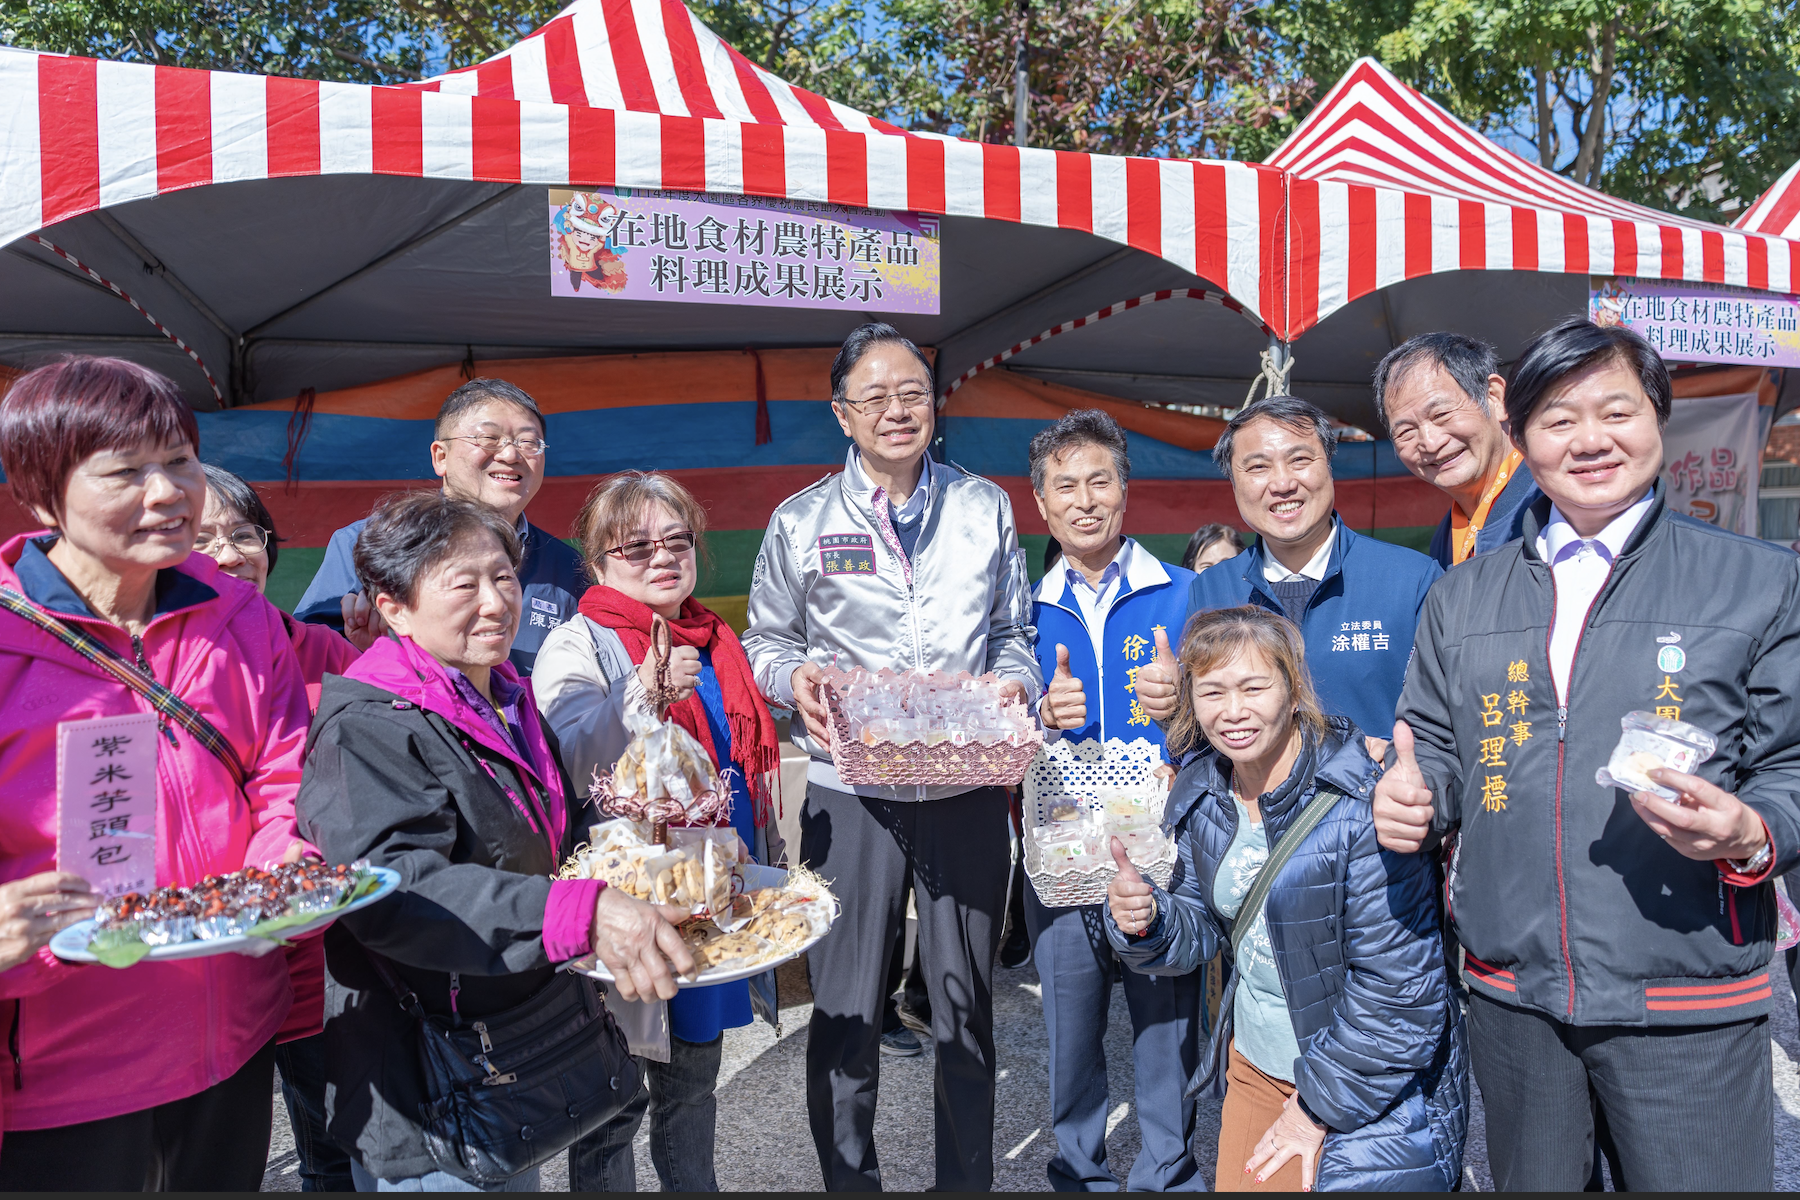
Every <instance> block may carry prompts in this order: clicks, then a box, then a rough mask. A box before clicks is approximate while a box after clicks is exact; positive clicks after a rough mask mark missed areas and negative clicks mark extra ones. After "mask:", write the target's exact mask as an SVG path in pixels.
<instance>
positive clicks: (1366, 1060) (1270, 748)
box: [1107, 606, 1468, 1191]
mask: <svg viewBox="0 0 1800 1200" xmlns="http://www.w3.org/2000/svg"><path fill="white" fill-rule="evenodd" d="M1178 657H1179V665H1180V676H1179V679H1180V682H1179V685H1178V691H1177V696H1176V705H1177V707H1176V710H1175V716H1174V717H1173V719H1172V720H1171V721H1170V723H1169V731H1168V735H1169V749H1170V752H1171V753H1173V754H1176V755H1188V756H1190V757H1188V759H1187V762H1186V765H1185V766H1183V767H1182V769H1181V772H1180V774H1179V775H1177V776H1176V779H1175V783H1174V786H1173V788H1172V789H1171V790H1170V793H1169V803H1168V810H1167V812H1166V814H1165V815H1164V818H1163V825H1164V828H1165V829H1168V830H1172V834H1171V836H1173V837H1174V838H1175V839H1176V841H1177V845H1178V848H1179V851H1180V860H1179V864H1178V865H1177V867H1176V868H1175V875H1174V878H1173V879H1172V880H1171V881H1170V884H1169V888H1168V890H1167V891H1164V890H1163V889H1161V888H1158V887H1155V886H1153V885H1152V884H1150V883H1149V882H1147V881H1146V880H1144V879H1143V878H1141V877H1140V876H1139V874H1138V872H1137V870H1136V869H1135V868H1133V867H1132V865H1131V863H1130V861H1129V860H1128V859H1127V858H1126V857H1125V854H1124V850H1123V847H1122V846H1120V845H1119V843H1118V842H1117V840H1115V841H1114V843H1113V857H1114V858H1115V860H1116V861H1117V862H1118V864H1119V874H1118V875H1117V876H1116V877H1115V878H1114V879H1113V882H1112V884H1111V886H1110V887H1109V888H1108V890H1107V901H1108V915H1109V919H1108V921H1107V927H1108V928H1107V932H1108V935H1109V937H1110V939H1111V941H1112V944H1113V946H1114V948H1115V949H1116V950H1117V951H1118V954H1119V957H1120V958H1121V959H1123V960H1124V961H1125V963H1126V964H1127V965H1128V966H1130V967H1131V968H1132V969H1133V970H1136V971H1143V972H1146V973H1149V974H1159V975H1181V974H1184V973H1186V972H1188V971H1192V970H1194V969H1195V968H1196V967H1198V966H1199V965H1200V964H1201V963H1204V962H1206V961H1207V960H1208V959H1210V958H1211V957H1212V956H1213V954H1214V953H1215V952H1217V951H1218V950H1220V949H1223V950H1224V953H1225V960H1226V964H1227V969H1228V971H1229V974H1228V975H1227V977H1226V981H1225V994H1224V998H1223V1001H1222V1002H1221V1004H1220V1006H1219V1023H1218V1026H1217V1027H1216V1028H1215V1030H1214V1033H1213V1039H1212V1044H1211V1045H1210V1046H1209V1047H1208V1049H1207V1051H1206V1054H1205V1056H1204V1058H1203V1060H1202V1062H1201V1067H1200V1079H1199V1082H1200V1084H1202V1085H1203V1084H1205V1083H1206V1082H1208V1081H1209V1080H1213V1079H1215V1078H1217V1077H1219V1076H1223V1077H1224V1085H1225V1111H1224V1113H1223V1115H1222V1119H1221V1122H1220V1129H1219V1153H1218V1166H1217V1172H1218V1174H1217V1190H1219V1191H1292V1190H1294V1189H1295V1188H1301V1189H1309V1190H1310V1189H1311V1188H1312V1187H1313V1186H1314V1182H1315V1179H1316V1180H1317V1183H1318V1186H1319V1187H1321V1188H1331V1189H1357V1190H1400V1191H1443V1190H1448V1189H1450V1188H1453V1187H1455V1186H1456V1184H1457V1183H1458V1181H1459V1180H1460V1178H1461V1172H1462V1146H1463V1133H1464V1130H1465V1129H1466V1127H1467V1123H1468V1116H1467V1106H1468V1077H1467V1073H1466V1068H1465V1067H1464V1065H1463V1053H1462V1036H1461V1020H1460V1018H1459V1017H1458V1015H1457V1011H1456V1004H1455V1001H1454V1000H1453V999H1452V998H1451V996H1450V990H1449V986H1448V983H1447V980H1446V979H1445V974H1444V955H1443V943H1442V941H1441V940H1440V938H1439V936H1438V918H1437V903H1436V897H1435V889H1436V873H1435V872H1434V871H1433V870H1432V867H1431V863H1430V861H1429V860H1428V859H1426V858H1424V857H1423V856H1420V855H1416V854H1394V853H1391V852H1389V851H1386V850H1383V849H1381V848H1380V847H1379V846H1377V845H1376V844H1375V833H1374V829H1373V827H1372V826H1371V825H1370V822H1369V799H1368V798H1369V795H1370V793H1371V792H1372V791H1373V790H1374V787H1375V779H1376V776H1377V774H1378V773H1379V772H1378V770H1377V767H1376V765H1375V763H1374V761H1372V760H1371V758H1370V752H1371V750H1373V749H1374V748H1375V747H1377V746H1381V745H1382V743H1379V742H1376V743H1373V744H1372V745H1371V744H1368V743H1367V742H1366V741H1365V739H1364V738H1363V737H1362V736H1361V735H1360V734H1359V733H1358V732H1357V730H1356V727H1355V726H1354V725H1352V724H1351V723H1350V722H1349V721H1347V720H1344V719H1342V718H1330V719H1328V718H1326V717H1324V716H1322V715H1321V714H1320V712H1319V702H1318V699H1317V697H1316V696H1315V695H1314V693H1313V688H1312V683H1311V681H1310V679H1309V678H1308V676H1307V671H1306V660H1305V651H1304V649H1303V646H1302V643H1301V640H1300V632H1299V630H1298V629H1296V628H1295V627H1294V625H1293V624H1292V623H1291V622H1289V621H1288V620H1287V619H1286V618H1285V617H1280V616H1277V615H1275V614H1274V613H1271V612H1269V611H1268V610H1267V609H1263V608H1257V607H1255V606H1248V607H1243V608H1226V609H1216V610H1214V611H1211V612H1203V613H1197V614H1195V615H1194V616H1193V617H1191V618H1189V620H1188V625H1187V629H1186V631H1185V632H1184V633H1183V635H1182V639H1181V648H1180V653H1179V656H1178ZM1329 793H1335V794H1336V796H1337V799H1336V800H1335V801H1334V802H1328V803H1329V807H1328V808H1327V809H1324V810H1323V816H1322V817H1321V816H1318V815H1317V814H1316V813H1309V811H1308V810H1309V807H1310V806H1311V805H1312V804H1313V803H1314V801H1315V800H1317V799H1318V798H1319V797H1320V796H1321V794H1329ZM1309 826H1310V828H1309ZM1294 837H1298V838H1300V841H1299V842H1297V843H1296V844H1295V847H1294V849H1293V851H1292V856H1291V857H1290V858H1289V859H1288V861H1287V862H1286V863H1285V864H1280V863H1277V864H1276V874H1275V875H1274V877H1273V882H1272V886H1271V887H1270V888H1269V889H1268V892H1267V898H1266V900H1265V901H1264V902H1263V904H1262V905H1261V907H1260V908H1259V909H1257V910H1256V911H1253V912H1247V911H1245V906H1246V905H1249V904H1251V903H1252V902H1253V895H1254V892H1255V890H1256V886H1257V883H1256V881H1257V879H1258V878H1259V876H1260V875H1261V874H1262V872H1263V870H1264V868H1265V864H1267V863H1268V862H1269V860H1270V859H1271V857H1272V856H1278V855H1280V854H1282V853H1283V852H1285V851H1286V850H1287V848H1288V842H1287V839H1289V838H1294ZM1240 926H1241V927H1242V931H1243V934H1244V936H1243V937H1242V938H1241V946H1240V947H1238V949H1239V950H1241V952H1240V953H1236V954H1234V952H1233V942H1232V940H1231V939H1232V936H1233V934H1234V932H1236V931H1238V929H1239V927H1240Z"/></svg>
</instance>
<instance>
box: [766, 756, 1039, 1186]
mask: <svg viewBox="0 0 1800 1200" xmlns="http://www.w3.org/2000/svg"><path fill="white" fill-rule="evenodd" d="M1007 811H1008V810H1007V796H1006V793H1005V792H1004V791H1003V790H1001V789H999V788H981V789H979V790H977V791H972V792H965V793H964V794H963V795H960V796H952V797H950V798H949V799H946V800H926V801H919V802H916V803H909V802H896V801H888V800H875V799H868V798H865V797H862V796H856V795H851V794H849V793H846V792H836V791H831V790H829V789H827V788H822V787H818V786H817V785H808V787H807V789H806V807H805V809H804V810H803V811H802V813H801V816H800V860H801V861H802V862H803V863H805V864H806V865H807V866H808V867H810V868H812V869H813V870H815V871H817V872H818V873H819V874H820V875H822V876H824V877H825V878H826V879H828V880H830V881H831V883H832V886H833V889H834V890H835V891H836V892H837V895H838V899H839V900H840V901H841V902H842V904H843V913H842V915H841V916H839V918H838V920H837V922H836V923H835V924H834V925H833V926H832V928H831V932H830V933H828V934H826V935H825V937H824V939H823V940H821V941H820V942H819V944H818V945H816V946H814V947H813V948H812V949H811V950H809V951H808V952H807V956H806V960H807V974H808V976H809V977H810V979H811V982H812V992H813V1015H812V1022H811V1025H810V1026H809V1028H808V1030H807V1043H806V1107H807V1114H808V1116H809V1118H810V1123H811V1125H812V1135H813V1143H814V1145H815V1146H816V1147H817V1148H818V1152H819V1168H820V1170H821V1172H822V1173H823V1174H824V1177H825V1186H826V1188H827V1189H829V1190H832V1191H857V1190H877V1189H879V1188H880V1187H881V1167H880V1165H879V1163H878V1161H877V1159H876V1154H875V1137H874V1130H875V1099H876V1093H877V1089H878V1085H879V1075H880V1063H881V1053H880V1042H881V1020H882V1002H883V1000H884V995H883V993H884V991H885V990H886V988H887V984H888V965H889V959H890V957H891V955H892V953H893V946H894V938H895V937H896V936H897V934H898V932H899V930H900V928H901V923H902V922H903V921H905V919H906V910H905V907H904V904H905V892H906V883H907V881H908V880H909V879H910V880H911V882H912V886H913V903H914V907H915V908H916V910H917V912H918V917H919V931H918V956H919V961H920V962H921V963H922V964H923V966H924V973H925V987H926V991H927V992H928V993H929V994H930V996H931V1036H932V1040H933V1041H934V1042H935V1043H936V1056H937V1088H936V1094H937V1104H936V1135H937V1136H936V1150H937V1187H938V1188H939V1189H940V1190H955V1191H985V1190H987V1189H988V1188H989V1187H990V1186H991V1185H992V1183H993V1178H994V997H993V977H994V956H995V954H996V953H998V951H999V948H1000V928H1001V925H1002V924H1003V923H1004V920H1005V916H1006V881H1007V873H1008V871H1009V869H1010V867H1011V849H1010V841H1009V829H1010V823H1009V819H1008V816H1007Z"/></svg>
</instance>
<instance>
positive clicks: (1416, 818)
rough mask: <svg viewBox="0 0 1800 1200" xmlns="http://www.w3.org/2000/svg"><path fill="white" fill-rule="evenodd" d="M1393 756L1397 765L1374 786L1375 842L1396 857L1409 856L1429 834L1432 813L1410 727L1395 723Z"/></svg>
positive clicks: (1429, 797)
mask: <svg viewBox="0 0 1800 1200" xmlns="http://www.w3.org/2000/svg"><path fill="white" fill-rule="evenodd" d="M1394 753H1395V754H1396V755H1398V756H1399V757H1398V761H1396V762H1395V763H1394V765H1393V766H1392V767H1390V768H1388V771H1387V773H1386V774H1385V775H1383V776H1382V777H1381V782H1380V783H1378V784H1376V785H1375V799H1374V803H1373V807H1374V813H1375V840H1376V841H1378V842H1380V843H1381V844H1382V846H1384V847H1385V848H1387V849H1389V850H1392V851H1394V852H1395V853H1398V854H1412V853H1415V852H1417V850H1418V849H1419V847H1420V846H1421V845H1423V844H1424V842H1425V838H1426V837H1427V835H1429V834H1430V833H1431V818H1432V816H1433V813H1434V810H1433V807H1432V803H1431V789H1430V788H1428V787H1426V786H1425V773H1424V772H1423V771H1420V770H1419V761H1418V759H1417V758H1415V757H1414V756H1413V733H1412V727H1411V726H1409V725H1407V723H1406V722H1405V721H1395V722H1394Z"/></svg>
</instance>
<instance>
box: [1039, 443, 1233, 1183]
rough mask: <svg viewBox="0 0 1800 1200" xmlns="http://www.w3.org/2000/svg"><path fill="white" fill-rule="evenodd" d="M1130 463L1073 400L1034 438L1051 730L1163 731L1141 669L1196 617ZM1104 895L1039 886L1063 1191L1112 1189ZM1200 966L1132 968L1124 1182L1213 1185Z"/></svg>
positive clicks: (1054, 1169) (1113, 734) (1042, 640)
mask: <svg viewBox="0 0 1800 1200" xmlns="http://www.w3.org/2000/svg"><path fill="white" fill-rule="evenodd" d="M1130 476H1131V461H1130V459H1129V458H1127V457H1126V453H1125V434H1124V431H1122V430H1121V429H1120V428H1119V426H1118V424H1117V423H1115V422H1114V421H1113V419H1112V418H1111V417H1109V416H1107V415H1106V414H1105V413H1104V412H1100V411H1098V410H1094V409H1086V410H1080V411H1076V412H1071V413H1069V414H1068V415H1067V416H1065V417H1063V418H1062V420H1060V421H1058V422H1057V423H1056V424H1054V425H1052V426H1050V427H1049V428H1048V429H1045V430H1044V431H1042V432H1041V433H1039V434H1038V435H1037V436H1036V437H1034V438H1033V439H1032V440H1031V486H1032V490H1033V491H1034V492H1035V493H1036V495H1037V505H1038V511H1039V512H1040V513H1042V514H1043V517H1044V521H1045V522H1046V523H1047V524H1048V525H1049V526H1050V535H1051V536H1052V537H1054V538H1055V539H1056V540H1057V542H1058V543H1059V544H1060V545H1061V547H1062V559H1061V560H1060V561H1059V562H1057V563H1055V564H1053V565H1052V567H1051V569H1050V571H1049V572H1048V573H1047V574H1046V575H1045V576H1044V578H1043V579H1042V580H1041V581H1040V582H1039V583H1038V586H1037V592H1036V595H1035V603H1034V604H1033V607H1032V615H1033V620H1034V623H1035V624H1036V625H1037V630H1038V642H1037V653H1038V662H1039V663H1040V664H1041V665H1042V668H1043V672H1044V677H1045V678H1046V679H1048V680H1050V681H1051V682H1050V686H1049V689H1048V691H1047V692H1046V694H1045V696H1044V699H1043V701H1042V702H1041V703H1040V704H1039V706H1038V713H1039V715H1040V716H1041V717H1042V718H1043V721H1044V725H1045V727H1046V728H1048V729H1053V730H1061V731H1062V736H1063V737H1071V738H1079V739H1084V740H1104V739H1107V738H1118V739H1121V740H1124V741H1130V740H1132V739H1134V738H1146V739H1148V740H1150V741H1152V742H1154V743H1156V745H1157V747H1158V748H1159V749H1160V748H1161V746H1162V741H1163V735H1162V730H1161V729H1160V728H1158V727H1157V725H1156V723H1155V722H1154V721H1152V720H1151V718H1150V716H1149V715H1148V714H1147V713H1146V712H1145V711H1144V709H1143V707H1142V705H1140V704H1139V703H1138V700H1137V697H1136V694H1135V687H1136V685H1135V679H1136V676H1137V672H1138V670H1139V669H1140V668H1142V667H1143V666H1144V665H1145V664H1147V663H1149V661H1150V655H1151V647H1152V646H1153V645H1154V644H1155V639H1156V638H1158V637H1159V636H1163V635H1164V634H1166V632H1167V630H1169V629H1173V630H1175V631H1176V634H1177V635H1178V636H1179V634H1180V631H1181V624H1182V621H1183V620H1185V618H1186V616H1187V605H1188V588H1189V586H1190V584H1191V583H1192V582H1193V579H1194V575H1193V572H1191V571H1184V570H1182V569H1181V568H1180V567H1171V566H1167V565H1165V564H1163V563H1160V562H1158V561H1157V560H1156V559H1155V557H1153V556H1152V555H1151V554H1150V553H1149V552H1148V551H1147V550H1145V549H1144V548H1143V547H1142V546H1139V545H1138V544H1137V543H1136V542H1134V541H1132V540H1131V539H1130V538H1128V537H1125V536H1124V534H1123V532H1122V527H1123V525H1124V520H1125V493H1126V485H1127V483H1128V481H1129V479H1130ZM1102 907H1103V906H1102V905H1099V904H1090V905H1081V906H1078V907H1074V908H1046V907H1044V905H1043V904H1042V903H1040V902H1039V900H1038V898H1037V894H1036V893H1035V892H1033V891H1030V890H1029V889H1028V890H1027V892H1026V896H1025V921H1026V928H1027V929H1028V930H1029V931H1030V933H1031V941H1032V953H1033V955H1034V956H1035V958H1036V961H1037V970H1038V978H1039V979H1040V981H1041V982H1042V984H1043V999H1044V1024H1045V1026H1046V1027H1047V1028H1048V1031H1049V1042H1050V1119H1051V1123H1052V1126H1053V1128H1054V1130H1055V1135H1056V1155H1055V1157H1053V1158H1052V1159H1051V1160H1050V1167H1049V1175H1050V1185H1051V1187H1053V1188H1055V1189H1057V1190H1058V1191H1092V1190H1096V1189H1107V1190H1111V1189H1117V1188H1119V1187H1120V1186H1121V1184H1120V1181H1119V1179H1118V1177H1117V1176H1116V1175H1115V1174H1113V1172H1112V1170H1111V1169H1110V1168H1109V1167H1108V1166H1107V1165H1106V1122H1107V1111H1108V1107H1109V1098H1108V1096H1107V1092H1106V1052H1105V1047H1104V1043H1105V1039H1106V1014H1107V1008H1108V1006H1109V1005H1110V1003H1111V1001H1112V987H1113V976H1114V973H1115V966H1116V959H1115V956H1114V954H1113V951H1112V948H1111V946H1110V945H1109V944H1108V943H1107V940H1106V934H1105V932H1104V926H1103V925H1102V922H1101V911H1100V910H1101V908H1102ZM1201 981H1202V976H1201V975H1200V974H1199V973H1198V972H1196V973H1195V974H1193V975H1186V976H1182V977H1180V978H1174V979H1170V978H1160V977H1156V976H1151V975H1140V974H1138V973H1137V972H1135V971H1126V972H1124V986H1125V1001H1126V1004H1127V1006H1128V1007H1129V1008H1130V1010H1131V1030H1132V1061H1133V1065H1134V1068H1135V1071H1136V1076H1137V1095H1136V1097H1135V1099H1136V1101H1137V1119H1138V1129H1139V1132H1140V1134H1141V1137H1142V1145H1143V1148H1142V1150H1140V1151H1139V1153H1138V1156H1137V1161H1136V1162H1134V1163H1133V1164H1132V1167H1131V1176H1130V1178H1129V1179H1128V1180H1126V1181H1125V1183H1124V1184H1123V1186H1124V1187H1127V1188H1129V1189H1131V1190H1133V1191H1157V1192H1162V1191H1203V1190H1205V1186H1206V1184H1205V1181H1204V1179H1203V1178H1202V1177H1201V1176H1200V1175H1199V1173H1198V1171H1197V1168H1196V1167H1195V1164H1194V1160H1193V1157H1192V1156H1191V1155H1189V1154H1188V1152H1187V1146H1188V1140H1189V1138H1191V1137H1192V1136H1193V1132H1194V1101H1193V1099H1192V1098H1191V1097H1188V1096H1185V1095H1183V1093H1184V1092H1185V1091H1186V1088H1187V1081H1188V1078H1189V1077H1190V1076H1191V1075H1192V1074H1193V1071H1194V1068H1195V1065H1196V1063H1197V1058H1198V1054H1199V1037H1200V1003H1201V990H1202V982H1201Z"/></svg>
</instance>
